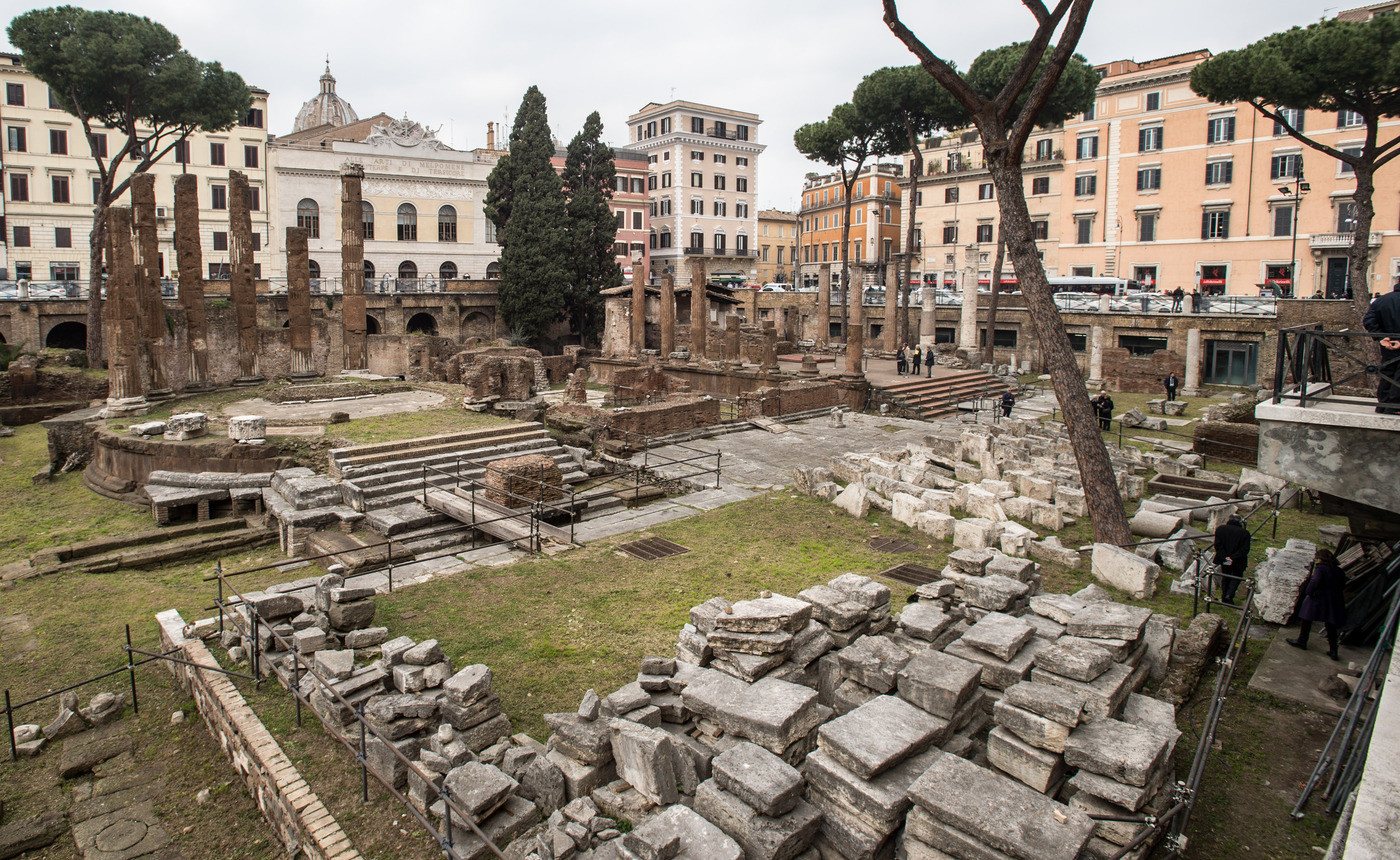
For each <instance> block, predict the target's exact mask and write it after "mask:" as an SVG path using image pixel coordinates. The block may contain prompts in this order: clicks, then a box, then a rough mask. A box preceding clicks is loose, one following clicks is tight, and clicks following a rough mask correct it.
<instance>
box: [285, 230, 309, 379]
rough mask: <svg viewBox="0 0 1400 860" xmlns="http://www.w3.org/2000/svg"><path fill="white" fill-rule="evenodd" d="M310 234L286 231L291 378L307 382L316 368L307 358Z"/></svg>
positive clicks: (299, 231)
mask: <svg viewBox="0 0 1400 860" xmlns="http://www.w3.org/2000/svg"><path fill="white" fill-rule="evenodd" d="M309 236H310V231H309V230H307V229H306V228H305V227H288V228H287V316H288V317H290V325H289V328H290V329H291V336H292V343H291V346H292V378H293V379H311V378H312V377H314V376H316V367H315V365H314V364H313V362H312V359H311V254H310V251H309V250H308V249H307V241H308V239H309Z"/></svg>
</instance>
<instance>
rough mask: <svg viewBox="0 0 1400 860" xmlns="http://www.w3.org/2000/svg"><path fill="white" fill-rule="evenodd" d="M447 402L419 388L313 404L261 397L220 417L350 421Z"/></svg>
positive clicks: (228, 409) (232, 406) (231, 407)
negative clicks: (337, 417) (340, 416)
mask: <svg viewBox="0 0 1400 860" xmlns="http://www.w3.org/2000/svg"><path fill="white" fill-rule="evenodd" d="M446 401H447V398H446V397H445V396H443V395H441V394H438V393H437V392H434V391H423V390H420V389H414V390H412V391H395V392H391V393H389V394H372V395H369V396H366V397H347V398H344V399H336V400H317V401H315V402H312V403H270V402H268V401H266V400H264V399H262V398H261V397H254V398H253V399H251V400H240V401H238V402H237V403H230V404H229V405H227V406H225V407H224V408H223V414H224V415H261V416H263V417H264V418H266V419H267V421H268V423H269V424H273V423H276V422H279V421H329V420H330V417H331V413H332V412H344V413H346V414H348V415H349V416H350V417H351V418H369V417H371V416H375V415H397V414H399V413H400V412H417V411H418V410H421V409H436V408H437V407H439V406H441V405H443V403H445V402H446Z"/></svg>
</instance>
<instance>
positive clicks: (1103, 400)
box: [1091, 388, 1113, 430]
mask: <svg viewBox="0 0 1400 860" xmlns="http://www.w3.org/2000/svg"><path fill="white" fill-rule="evenodd" d="M1091 403H1092V404H1093V407H1094V414H1095V415H1097V416H1098V418H1099V429H1100V430H1112V429H1113V398H1112V397H1109V396H1108V391H1107V390H1106V389H1102V388H1100V389H1099V393H1098V394H1097V395H1095V397H1094V399H1093V400H1092V401H1091Z"/></svg>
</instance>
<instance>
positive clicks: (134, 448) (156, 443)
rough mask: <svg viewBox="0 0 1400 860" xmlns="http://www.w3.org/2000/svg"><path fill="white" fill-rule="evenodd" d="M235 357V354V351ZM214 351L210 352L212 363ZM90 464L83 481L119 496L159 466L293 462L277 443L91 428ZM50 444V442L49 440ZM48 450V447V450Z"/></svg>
mask: <svg viewBox="0 0 1400 860" xmlns="http://www.w3.org/2000/svg"><path fill="white" fill-rule="evenodd" d="M235 358H236V356H235ZM213 360H214V355H213V354H212V352H211V354H210V364H213ZM93 432H94V437H93V440H92V463H91V464H89V466H88V468H87V470H86V471H85V472H84V473H83V481H84V482H85V483H86V484H87V485H88V487H90V488H91V489H92V490H94V491H95V492H98V493H102V494H103V495H107V496H112V497H115V498H120V497H122V496H123V495H124V494H127V493H130V492H133V491H134V490H137V489H139V488H140V487H142V486H144V485H145V483H146V478H147V477H148V476H149V475H150V474H151V472H153V471H156V470H157V469H160V470H164V471H169V472H239V473H245V474H248V473H255V472H272V471H275V470H277V469H283V468H286V467H288V466H290V465H291V463H290V461H289V460H287V459H286V458H284V457H282V456H280V455H279V452H278V449H277V447H276V446H275V445H267V444H263V445H245V444H240V443H238V442H235V441H233V440H232V439H218V438H214V437H210V438H208V439H201V440H198V441H189V442H166V441H164V440H161V439H144V438H137V437H135V436H124V435H122V434H120V433H113V432H111V431H108V430H102V429H94V431H93ZM50 435H51V436H52V434H50ZM50 447H51V448H52V447H53V445H52V442H51V444H50ZM51 455H52V451H51Z"/></svg>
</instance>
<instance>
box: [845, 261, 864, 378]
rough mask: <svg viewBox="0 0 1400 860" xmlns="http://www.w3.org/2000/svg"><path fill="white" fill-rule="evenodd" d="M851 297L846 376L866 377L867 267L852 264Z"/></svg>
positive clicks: (847, 334)
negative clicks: (863, 360) (864, 363)
mask: <svg viewBox="0 0 1400 860" xmlns="http://www.w3.org/2000/svg"><path fill="white" fill-rule="evenodd" d="M846 289H847V290H848V291H849V293H850V296H851V311H850V316H849V318H848V319H849V321H850V330H849V331H847V332H846V375H847V376H851V377H863V376H865V368H864V365H863V362H862V361H861V359H862V358H864V356H865V267H864V266H860V265H856V264H852V266H851V283H850V284H847V285H846Z"/></svg>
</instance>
